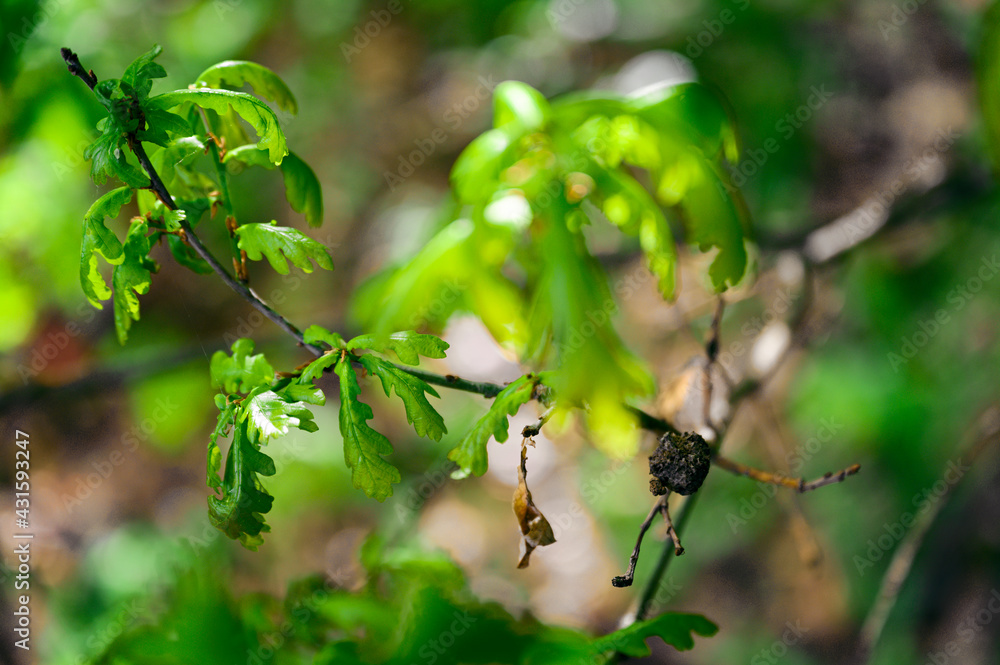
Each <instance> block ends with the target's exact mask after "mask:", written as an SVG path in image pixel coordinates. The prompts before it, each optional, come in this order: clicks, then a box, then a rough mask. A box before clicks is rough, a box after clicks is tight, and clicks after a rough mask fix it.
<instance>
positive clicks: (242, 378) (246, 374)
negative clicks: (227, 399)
mask: <svg viewBox="0 0 1000 665" xmlns="http://www.w3.org/2000/svg"><path fill="white" fill-rule="evenodd" d="M253 346H254V344H253V340H250V339H247V338H245V337H241V338H240V339H238V340H236V341H235V342H233V346H232V351H233V355H231V356H229V355H227V354H226V353H225V352H224V351H216V352H215V353H214V354H213V355H212V362H211V370H210V371H211V376H212V385H213V386H214V387H216V388H221V389H222V390H223V391H224V392H226V393H236V392H240V393H249V392H251V391H252V390H253V389H254V388H257V387H258V386H266V385H270V384H271V381H273V380H274V369H273V368H272V367H271V365H270V363H268V362H267V359H266V358H264V354H262V353H261V354H257V355H255V356H252V355H250V354H251V353H252V352H253Z"/></svg>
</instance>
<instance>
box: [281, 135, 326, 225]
mask: <svg viewBox="0 0 1000 665" xmlns="http://www.w3.org/2000/svg"><path fill="white" fill-rule="evenodd" d="M281 175H282V177H283V178H284V181H285V197H286V198H287V199H288V203H289V204H290V205H291V206H292V210H294V211H295V212H298V213H301V214H303V215H305V217H306V222H308V224H309V226H313V227H317V226H321V225H322V224H323V190H322V188H321V187H320V185H319V179H318V178H316V173H315V172H313V170H312V169H311V168H310V167H309V165H308V164H306V163H305V162H304V161H302V160H301V159H299V156H298V155H296V154H295V153H294V152H289V153H288V155H286V156H285V159H284V160H282V162H281Z"/></svg>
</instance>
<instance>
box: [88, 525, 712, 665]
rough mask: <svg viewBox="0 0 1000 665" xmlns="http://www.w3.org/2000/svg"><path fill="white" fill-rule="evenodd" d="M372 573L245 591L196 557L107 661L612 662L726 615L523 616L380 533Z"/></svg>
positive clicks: (702, 630) (371, 550)
mask: <svg viewBox="0 0 1000 665" xmlns="http://www.w3.org/2000/svg"><path fill="white" fill-rule="evenodd" d="M361 560H362V564H363V565H364V568H365V572H366V573H367V579H366V581H365V583H364V586H363V587H362V588H361V589H360V590H359V591H357V592H350V591H348V590H346V589H343V588H340V587H337V586H335V585H333V584H331V583H329V582H327V581H326V580H324V579H323V578H321V577H319V576H312V577H308V578H305V579H300V580H297V581H294V582H292V583H291V585H290V586H289V590H288V593H287V595H286V596H285V598H283V599H279V598H275V597H273V596H269V595H265V594H254V595H249V596H245V597H243V598H241V599H239V600H234V599H233V597H232V595H231V593H230V592H229V590H228V589H227V588H226V585H225V583H224V582H223V581H222V580H220V579H218V576H217V575H210V574H209V573H207V572H206V571H207V568H206V567H204V566H195V567H193V568H192V569H191V570H190V571H188V572H186V573H182V574H181V575H179V579H178V581H177V582H176V583H175V585H174V586H173V588H172V589H171V590H170V591H169V592H168V593H166V594H165V595H164V598H163V600H164V602H163V603H162V604H161V607H162V608H163V609H162V610H161V612H160V615H159V616H158V617H157V619H156V621H155V623H153V624H146V623H145V622H136V623H132V624H130V625H128V626H126V627H125V629H124V631H123V632H122V634H121V635H119V636H117V637H116V638H115V639H114V640H113V641H112V642H111V644H110V645H108V646H107V648H106V649H105V650H104V652H103V653H102V654H101V655H100V657H99V658H98V659H97V660H96V661H95V662H96V663H131V662H151V660H150V659H151V658H153V657H154V656H155V662H157V663H162V664H163V665H174V664H180V663H184V664H185V665H190V664H192V663H217V662H229V661H230V660H231V659H232V656H233V654H239V655H240V658H241V659H242V660H241V661H240V662H243V661H246V662H271V663H275V665H293V664H295V665H305V664H312V665H326V664H328V663H329V664H332V663H343V664H355V665H360V664H364V663H387V664H396V663H399V664H406V663H415V662H428V663H430V662H441V663H484V664H485V663H525V664H531V663H539V664H541V663H545V664H560V663H566V664H567V665H569V664H573V665H576V664H578V663H582V662H588V663H590V662H594V663H600V662H605V661H606V660H607V659H608V658H609V657H610V656H611V655H612V654H613V653H615V652H620V653H622V654H624V655H626V656H630V657H643V656H648V655H649V654H650V648H649V645H647V644H646V640H648V639H649V638H658V639H660V640H662V641H663V642H665V643H666V644H669V645H671V646H672V647H674V648H676V649H678V650H688V649H691V648H693V646H694V636H695V635H700V636H703V637H710V636H712V635H714V634H715V632H716V631H717V627H716V626H715V625H714V624H713V623H712V622H711V621H709V620H707V619H706V618H705V617H703V616H701V615H697V614H681V613H667V614H662V615H660V616H658V617H656V618H655V619H650V620H645V621H638V622H636V623H634V624H632V625H630V626H628V627H627V628H623V629H621V630H618V631H615V632H613V633H611V634H609V635H604V636H601V637H594V636H592V635H590V634H588V633H585V632H583V631H580V630H574V629H568V628H560V627H555V626H548V625H545V624H543V623H541V622H539V621H538V620H537V619H535V618H534V617H532V616H530V615H527V616H524V617H521V618H517V617H515V616H513V615H511V614H510V613H509V612H508V611H507V610H505V609H504V608H503V607H502V606H501V605H500V604H499V603H496V602H484V601H481V600H479V599H477V598H476V597H475V596H473V594H472V593H471V592H470V590H469V588H468V584H467V582H466V580H465V578H464V576H463V575H462V572H461V570H460V569H459V568H458V567H457V566H456V565H455V564H454V563H453V562H452V561H450V560H449V559H447V558H446V557H445V556H444V555H442V554H439V553H434V552H427V551H422V550H420V549H417V548H413V547H397V548H393V549H385V548H384V547H383V546H381V545H380V544H379V543H378V541H377V540H376V539H374V538H370V539H369V540H368V541H367V542H366V543H365V545H364V546H363V548H362V553H361Z"/></svg>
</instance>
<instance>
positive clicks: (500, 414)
mask: <svg viewBox="0 0 1000 665" xmlns="http://www.w3.org/2000/svg"><path fill="white" fill-rule="evenodd" d="M537 383H538V377H537V376H536V375H534V374H525V375H524V376H522V377H521V378H519V379H516V380H514V381H512V382H511V383H510V385H508V386H507V387H506V388H504V389H503V390H502V391H501V392H500V394H499V395H497V396H496V399H494V400H493V404H492V405H491V406H490V410H489V411H487V412H486V415H484V416H483V417H482V418H480V419H479V422H477V423H476V424H475V426H474V427H473V428H472V429H471V430H469V433H468V434H466V435H465V438H464V439H462V443H460V444H459V445H458V446H456V447H455V448H454V449H452V451H451V452H450V453H448V459H450V460H451V461H453V462H455V463H456V464H458V466H459V468H458V470H457V471H455V472H454V473H452V478H456V479H459V478H466V477H468V475H469V474H470V473H471V474H473V475H476V476H481V475H483V474H484V473H486V469H487V468H488V467H489V460H488V456H487V454H486V444H487V443H489V441H490V436H492V437H493V438H495V439H496V440H497V442H498V443H503V442H504V441H506V440H507V429H508V427H509V426H510V424H509V423H508V421H507V416H513V415H515V414H516V413H517V411H518V409H520V408H521V406H522V405H524V404H526V403H528V402H530V401H531V397H532V395H533V394H534V392H535V385H536V384H537Z"/></svg>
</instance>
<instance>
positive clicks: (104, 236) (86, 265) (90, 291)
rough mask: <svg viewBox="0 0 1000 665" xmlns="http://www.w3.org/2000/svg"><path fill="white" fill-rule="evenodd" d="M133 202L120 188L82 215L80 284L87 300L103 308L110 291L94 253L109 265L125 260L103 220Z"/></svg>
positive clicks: (125, 188)
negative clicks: (99, 269) (103, 301)
mask: <svg viewBox="0 0 1000 665" xmlns="http://www.w3.org/2000/svg"><path fill="white" fill-rule="evenodd" d="M131 200H132V190H131V189H129V188H128V187H119V188H118V189H112V190H111V191H110V192H108V193H107V194H105V195H104V196H102V197H101V198H99V199H97V200H96V201H95V202H94V205H92V206H90V210H88V211H87V214H86V215H84V216H83V243H82V247H81V253H80V285H81V286H83V292H84V293H85V294H86V295H87V300H89V301H90V304H91V305H93V306H94V307H96V308H97V309H103V306H102V305H101V301H102V300H107V299H108V298H110V297H111V289H109V288H108V284H107V282H105V281H104V278H103V277H102V276H101V273H100V272H99V271H98V270H97V254H100V255H101V256H103V257H104V260H105V261H107V262H108V263H110V264H112V265H118V264H120V263H121V262H122V261H124V260H125V249H124V247H122V243H121V241H120V240H118V236H116V235H115V234H114V233H113V232H111V231H110V230H109V229H108V227H106V226H105V225H104V218H105V217H111V218H114V217H117V216H118V213H119V212H121V209H122V206H124V205H125V204H127V203H128V202H129V201H131Z"/></svg>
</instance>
